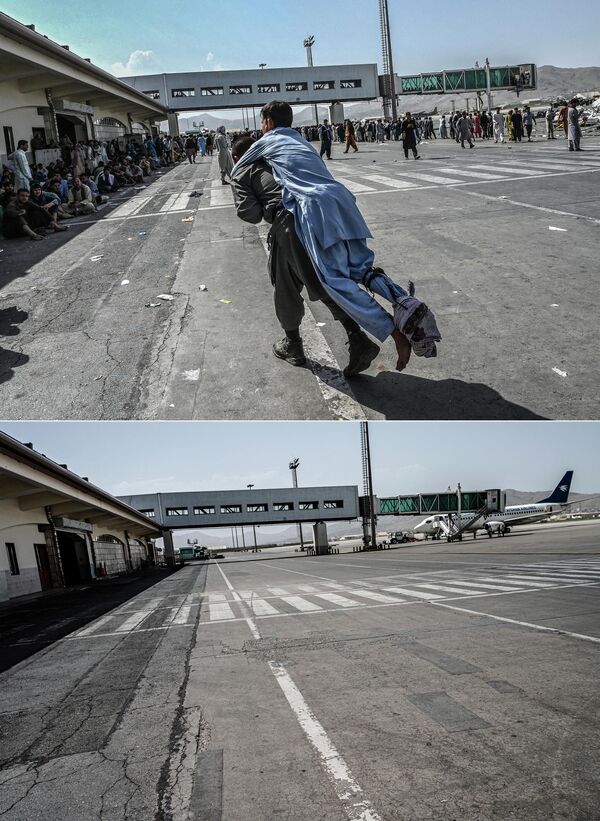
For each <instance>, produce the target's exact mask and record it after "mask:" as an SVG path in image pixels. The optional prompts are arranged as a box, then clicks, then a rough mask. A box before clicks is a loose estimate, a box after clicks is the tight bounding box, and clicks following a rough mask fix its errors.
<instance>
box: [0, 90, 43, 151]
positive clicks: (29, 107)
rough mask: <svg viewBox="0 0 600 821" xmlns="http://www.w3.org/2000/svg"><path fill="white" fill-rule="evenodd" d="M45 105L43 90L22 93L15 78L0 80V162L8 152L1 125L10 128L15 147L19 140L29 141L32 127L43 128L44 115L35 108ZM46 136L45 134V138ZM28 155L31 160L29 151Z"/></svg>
mask: <svg viewBox="0 0 600 821" xmlns="http://www.w3.org/2000/svg"><path fill="white" fill-rule="evenodd" d="M47 105H48V103H47V102H46V95H45V94H44V92H43V91H36V92H32V93H31V94H23V93H22V92H21V91H19V89H18V86H17V81H16V80H11V81H9V82H5V83H2V82H0V163H6V159H7V154H8V151H7V147H6V143H5V141H4V130H3V127H4V126H9V127H10V128H12V130H13V135H14V138H15V148H16V147H17V144H18V142H19V140H29V141H31V137H32V133H33V132H32V128H44V117H43V116H42V115H41V114H38V113H37V108H38V106H40V107H45V106H47ZM48 137H49V135H48V134H46V138H48ZM28 157H29V161H30V162H33V154H32V153H31V152H29V154H28Z"/></svg>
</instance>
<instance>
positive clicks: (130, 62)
mask: <svg viewBox="0 0 600 821" xmlns="http://www.w3.org/2000/svg"><path fill="white" fill-rule="evenodd" d="M157 68H158V60H157V58H156V55H155V53H154V52H153V51H143V50H142V49H136V50H135V51H132V52H131V54H130V55H129V58H128V59H127V62H126V63H113V64H112V65H111V67H110V69H111V71H112V72H113V74H115V75H116V76H117V77H129V76H131V75H134V74H145V73H148V72H149V71H151V70H152V69H157Z"/></svg>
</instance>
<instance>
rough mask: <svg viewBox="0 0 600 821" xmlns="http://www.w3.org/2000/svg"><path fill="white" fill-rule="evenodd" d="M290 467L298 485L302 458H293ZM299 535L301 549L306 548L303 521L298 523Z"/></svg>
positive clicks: (296, 485)
mask: <svg viewBox="0 0 600 821" xmlns="http://www.w3.org/2000/svg"><path fill="white" fill-rule="evenodd" d="M288 467H289V469H290V470H291V471H292V483H293V485H294V487H298V474H297V472H296V471H297V470H298V468H299V467H300V459H292V461H291V462H290V463H289V465H288ZM298 535H299V536H300V550H304V536H303V535H302V522H299V523H298Z"/></svg>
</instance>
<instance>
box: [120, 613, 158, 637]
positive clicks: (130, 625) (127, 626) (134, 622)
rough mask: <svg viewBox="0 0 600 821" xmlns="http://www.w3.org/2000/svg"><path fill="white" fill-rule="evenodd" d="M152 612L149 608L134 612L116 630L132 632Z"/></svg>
mask: <svg viewBox="0 0 600 821" xmlns="http://www.w3.org/2000/svg"><path fill="white" fill-rule="evenodd" d="M150 612H151V611H149V610H140V611H139V612H138V613H133V614H132V615H131V616H129V618H128V619H125V621H124V622H123V624H122V625H121V626H120V627H119V628H118V629H117V630H115V633H130V632H131V631H132V630H135V628H136V627H137V626H138V624H141V623H142V622H143V621H144V619H146V618H147V617H148V616H149V615H150Z"/></svg>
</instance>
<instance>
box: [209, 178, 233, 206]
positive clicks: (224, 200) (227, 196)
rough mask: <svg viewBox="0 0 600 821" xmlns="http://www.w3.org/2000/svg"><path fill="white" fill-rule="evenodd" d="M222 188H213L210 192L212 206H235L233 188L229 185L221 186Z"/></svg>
mask: <svg viewBox="0 0 600 821" xmlns="http://www.w3.org/2000/svg"><path fill="white" fill-rule="evenodd" d="M219 185H220V186H221V187H220V188H211V191H210V204H211V205H232V204H233V194H232V193H231V188H230V186H229V185H227V186H225V185H221V183H219Z"/></svg>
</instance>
